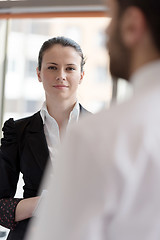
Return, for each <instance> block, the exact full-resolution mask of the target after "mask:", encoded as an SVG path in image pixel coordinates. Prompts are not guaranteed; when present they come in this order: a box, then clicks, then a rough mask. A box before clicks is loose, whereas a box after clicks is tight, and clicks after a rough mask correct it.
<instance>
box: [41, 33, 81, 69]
mask: <svg viewBox="0 0 160 240" xmlns="http://www.w3.org/2000/svg"><path fill="white" fill-rule="evenodd" d="M56 44H60V45H61V46H63V47H73V48H74V49H75V50H76V52H77V53H78V54H79V55H80V57H81V71H83V66H84V64H85V58H84V56H83V52H82V49H81V47H80V45H79V44H78V43H76V42H75V41H74V40H72V39H70V38H66V37H63V36H62V37H54V38H50V39H48V40H47V41H45V42H44V43H43V45H42V47H41V49H40V51H39V56H38V69H39V71H40V70H41V66H42V59H43V55H44V53H45V51H46V50H48V49H49V48H51V47H53V46H54V45H56Z"/></svg>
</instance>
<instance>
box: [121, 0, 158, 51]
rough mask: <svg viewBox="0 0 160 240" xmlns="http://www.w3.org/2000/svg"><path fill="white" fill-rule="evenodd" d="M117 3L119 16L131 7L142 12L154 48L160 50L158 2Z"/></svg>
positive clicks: (124, 0) (138, 0)
mask: <svg viewBox="0 0 160 240" xmlns="http://www.w3.org/2000/svg"><path fill="white" fill-rule="evenodd" d="M117 3H118V5H119V13H120V14H123V12H124V11H125V10H126V8H128V7H131V6H135V7H138V8H139V9H140V10H141V11H142V12H143V14H144V16H145V18H146V21H147V23H148V26H149V28H150V32H151V34H152V37H153V41H154V43H155V46H156V47H157V49H158V50H160V0H117Z"/></svg>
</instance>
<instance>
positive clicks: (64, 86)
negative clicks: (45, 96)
mask: <svg viewBox="0 0 160 240" xmlns="http://www.w3.org/2000/svg"><path fill="white" fill-rule="evenodd" d="M53 87H54V88H57V89H64V88H68V86H66V85H53Z"/></svg>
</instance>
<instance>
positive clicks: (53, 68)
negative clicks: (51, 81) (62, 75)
mask: <svg viewBox="0 0 160 240" xmlns="http://www.w3.org/2000/svg"><path fill="white" fill-rule="evenodd" d="M48 69H51V70H57V67H55V66H49V67H48Z"/></svg>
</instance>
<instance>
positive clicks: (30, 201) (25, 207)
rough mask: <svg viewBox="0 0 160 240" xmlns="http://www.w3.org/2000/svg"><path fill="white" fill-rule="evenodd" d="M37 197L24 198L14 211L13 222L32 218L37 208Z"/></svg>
mask: <svg viewBox="0 0 160 240" xmlns="http://www.w3.org/2000/svg"><path fill="white" fill-rule="evenodd" d="M38 200H39V197H33V198H26V199H23V200H22V201H20V202H19V203H18V204H17V207H16V211H15V221H16V222H19V221H22V220H24V219H27V218H30V217H32V214H33V212H34V210H35V208H36V206H37V203H38Z"/></svg>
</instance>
